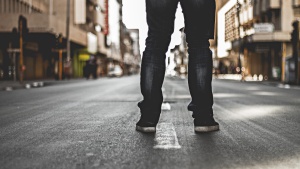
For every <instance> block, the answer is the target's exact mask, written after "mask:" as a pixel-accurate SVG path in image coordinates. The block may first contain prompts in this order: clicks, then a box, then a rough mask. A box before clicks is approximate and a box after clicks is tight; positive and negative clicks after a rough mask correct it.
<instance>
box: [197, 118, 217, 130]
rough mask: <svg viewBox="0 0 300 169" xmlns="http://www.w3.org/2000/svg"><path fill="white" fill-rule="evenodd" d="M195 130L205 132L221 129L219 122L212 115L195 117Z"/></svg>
mask: <svg viewBox="0 0 300 169" xmlns="http://www.w3.org/2000/svg"><path fill="white" fill-rule="evenodd" d="M194 126H195V128H194V130H195V132H199V133H205V132H211V131H217V130H219V123H217V122H216V121H215V119H214V118H213V117H212V116H211V117H207V118H195V119H194Z"/></svg>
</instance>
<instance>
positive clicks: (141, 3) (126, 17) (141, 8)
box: [123, 0, 184, 53]
mask: <svg viewBox="0 0 300 169" xmlns="http://www.w3.org/2000/svg"><path fill="white" fill-rule="evenodd" d="M123 22H124V24H125V25H126V27H127V28H129V29H139V30H140V49H141V53H142V52H143V51H144V49H145V39H146V38H147V32H148V26H147V23H146V9H145V0H123ZM183 26H184V19H183V15H182V12H181V8H180V6H179V7H178V8H177V12H176V20H175V29H174V33H173V35H172V40H171V44H170V46H169V49H172V48H174V46H175V45H178V44H180V36H181V34H180V32H179V29H180V28H182V27H183Z"/></svg>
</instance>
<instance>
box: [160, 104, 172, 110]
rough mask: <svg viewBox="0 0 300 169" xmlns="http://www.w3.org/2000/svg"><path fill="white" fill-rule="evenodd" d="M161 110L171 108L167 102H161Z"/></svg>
mask: <svg viewBox="0 0 300 169" xmlns="http://www.w3.org/2000/svg"><path fill="white" fill-rule="evenodd" d="M161 110H171V105H170V104H169V103H163V104H162V105H161Z"/></svg>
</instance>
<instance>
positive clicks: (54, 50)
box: [52, 49, 67, 53]
mask: <svg viewBox="0 0 300 169" xmlns="http://www.w3.org/2000/svg"><path fill="white" fill-rule="evenodd" d="M60 51H62V52H63V53H65V52H67V49H52V52H60Z"/></svg>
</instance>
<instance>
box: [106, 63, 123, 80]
mask: <svg viewBox="0 0 300 169" xmlns="http://www.w3.org/2000/svg"><path fill="white" fill-rule="evenodd" d="M122 75H123V70H122V68H121V66H119V65H115V66H114V67H112V68H110V69H109V70H108V73H107V76H108V77H121V76H122Z"/></svg>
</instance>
